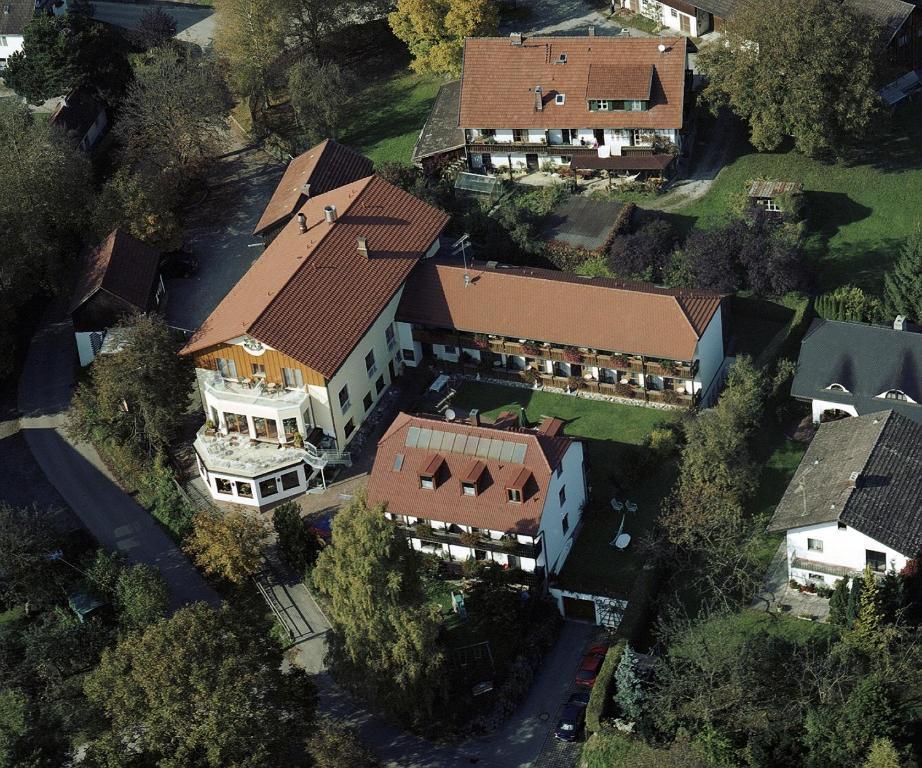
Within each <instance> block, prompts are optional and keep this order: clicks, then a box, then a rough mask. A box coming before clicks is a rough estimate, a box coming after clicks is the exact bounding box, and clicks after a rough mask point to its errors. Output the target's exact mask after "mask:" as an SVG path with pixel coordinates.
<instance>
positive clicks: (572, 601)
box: [563, 597, 595, 624]
mask: <svg viewBox="0 0 922 768" xmlns="http://www.w3.org/2000/svg"><path fill="white" fill-rule="evenodd" d="M563 614H564V616H566V617H567V618H568V619H579V620H580V621H591V622H592V623H593V624H594V623H595V603H594V602H592V600H580V599H579V598H577V597H564V599H563Z"/></svg>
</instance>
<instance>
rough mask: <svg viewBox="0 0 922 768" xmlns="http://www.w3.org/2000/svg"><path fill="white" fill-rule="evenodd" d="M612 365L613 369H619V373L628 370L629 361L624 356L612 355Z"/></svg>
mask: <svg viewBox="0 0 922 768" xmlns="http://www.w3.org/2000/svg"><path fill="white" fill-rule="evenodd" d="M611 364H612V367H613V368H617V369H618V370H619V371H623V370H626V369H627V366H628V360H627V357H625V356H624V355H612V356H611Z"/></svg>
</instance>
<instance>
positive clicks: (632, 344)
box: [397, 259, 721, 361]
mask: <svg viewBox="0 0 922 768" xmlns="http://www.w3.org/2000/svg"><path fill="white" fill-rule="evenodd" d="M466 272H467V274H468V275H469V277H470V280H469V282H467V283H465V279H464V274H465V268H464V266H463V265H462V264H460V263H458V262H453V261H448V260H444V259H427V260H426V261H424V262H421V263H420V264H419V265H418V266H417V268H416V269H415V270H414V271H413V273H412V274H411V275H410V279H409V280H408V281H407V286H406V288H405V289H404V292H403V296H402V297H401V301H400V306H399V308H398V310H397V319H398V320H402V321H404V322H408V323H419V324H421V325H428V326H433V327H436V328H452V329H455V330H459V331H465V332H468V333H489V334H495V335H498V336H508V337H510V338H522V339H531V340H535V341H542V342H553V343H557V344H564V345H571V346H576V347H590V348H592V349H600V350H605V351H608V352H618V353H624V354H638V355H647V356H650V357H660V358H666V359H669V360H685V361H690V360H692V359H694V354H695V348H696V345H697V343H698V339H699V338H700V337H701V336H702V335H703V334H704V331H705V329H706V328H707V326H708V324H709V323H710V321H711V319H712V318H713V317H714V314H715V313H716V312H717V310H718V308H719V307H720V303H721V296H720V295H719V294H715V293H706V292H684V291H678V290H670V289H665V288H657V287H655V286H652V285H649V284H645V283H623V282H618V281H616V280H611V279H607V278H586V277H581V276H579V275H573V274H568V273H566V272H557V271H554V270H549V269H537V268H531V267H528V268H523V267H505V266H502V265H496V266H490V265H487V264H484V263H483V262H475V263H473V264H471V265H470V266H469V267H468V269H467V270H466Z"/></svg>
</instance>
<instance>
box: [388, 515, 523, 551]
mask: <svg viewBox="0 0 922 768" xmlns="http://www.w3.org/2000/svg"><path fill="white" fill-rule="evenodd" d="M396 527H397V530H399V531H401V532H402V533H403V535H404V536H406V537H407V538H412V539H419V540H420V541H422V542H425V543H429V544H451V545H452V546H455V547H467V548H468V549H482V550H485V551H488V552H502V553H503V554H506V555H514V556H515V557H528V558H531V559H535V558H537V557H538V555H539V554H540V553H541V543H540V540H539V542H538V543H537V544H521V543H519V542H517V541H514V540H513V539H492V538H488V537H486V536H477V537H476V539H471V538H469V537H468V535H467V534H463V533H451V532H450V531H448V530H446V529H443V528H431V529H422V528H421V527H419V526H410V525H406V524H404V523H400V522H398V523H396ZM462 537H463V540H462Z"/></svg>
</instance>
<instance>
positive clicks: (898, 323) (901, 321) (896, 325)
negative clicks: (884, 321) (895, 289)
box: [893, 315, 906, 331]
mask: <svg viewBox="0 0 922 768" xmlns="http://www.w3.org/2000/svg"><path fill="white" fill-rule="evenodd" d="M893 330H894V331H905V330H906V316H905V315H897V316H896V318H895V319H894V321H893Z"/></svg>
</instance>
